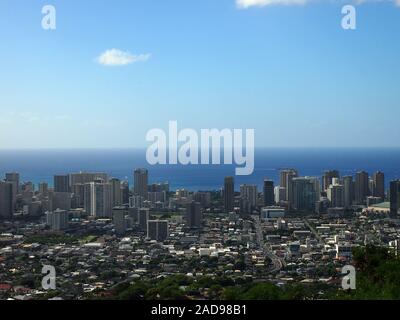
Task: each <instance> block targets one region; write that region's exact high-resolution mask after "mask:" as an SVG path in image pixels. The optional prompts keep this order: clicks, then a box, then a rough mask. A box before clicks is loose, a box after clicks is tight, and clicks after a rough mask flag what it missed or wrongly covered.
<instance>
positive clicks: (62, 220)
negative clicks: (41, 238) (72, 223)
mask: <svg viewBox="0 0 400 320" xmlns="http://www.w3.org/2000/svg"><path fill="white" fill-rule="evenodd" d="M46 224H47V225H48V226H49V227H50V228H51V230H53V231H61V230H65V229H68V225H69V218H68V212H67V211H66V210H58V209H57V210H55V211H50V212H46Z"/></svg>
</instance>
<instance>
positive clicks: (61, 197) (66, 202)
mask: <svg viewBox="0 0 400 320" xmlns="http://www.w3.org/2000/svg"><path fill="white" fill-rule="evenodd" d="M71 202H72V195H71V193H69V192H50V193H49V205H50V207H49V208H50V211H55V210H56V209H60V210H70V209H71Z"/></svg>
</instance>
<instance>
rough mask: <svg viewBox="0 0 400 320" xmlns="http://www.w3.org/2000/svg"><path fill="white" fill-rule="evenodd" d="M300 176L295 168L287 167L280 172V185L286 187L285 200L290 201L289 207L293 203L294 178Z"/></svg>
mask: <svg viewBox="0 0 400 320" xmlns="http://www.w3.org/2000/svg"><path fill="white" fill-rule="evenodd" d="M297 176H298V174H297V171H296V170H295V169H285V170H282V171H281V173H280V180H281V184H280V186H281V187H283V188H285V189H286V195H285V201H288V202H289V207H291V206H292V204H293V183H292V181H293V179H294V178H296V177H297Z"/></svg>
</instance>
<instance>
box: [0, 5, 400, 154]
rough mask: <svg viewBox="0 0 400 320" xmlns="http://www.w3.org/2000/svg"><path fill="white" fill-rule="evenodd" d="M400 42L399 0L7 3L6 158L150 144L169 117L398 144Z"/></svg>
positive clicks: (339, 142)
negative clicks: (48, 25)
mask: <svg viewBox="0 0 400 320" xmlns="http://www.w3.org/2000/svg"><path fill="white" fill-rule="evenodd" d="M346 4H354V5H355V7H356V10H357V11H356V12H357V29H356V30H344V29H343V28H342V27H341V20H342V17H343V14H342V13H341V10H342V7H343V5H346ZM44 5H53V6H54V7H55V8H56V29H55V30H44V29H43V28H42V18H43V16H44V15H43V14H42V12H41V11H42V7H43V6H44ZM399 35H400V3H396V1H395V0H386V1H385V0H380V1H379V0H376V1H373V0H370V1H367V0H364V1H356V2H352V1H351V0H348V1H341V0H330V1H328V0H326V1H323V0H321V1H319V0H313V1H312V0H311V1H307V0H191V1H187V0H126V1H125V0H113V1H109V0H102V1H94V0H87V1H78V0H63V1H56V0H47V1H36V0H30V1H24V0H1V1H0V39H1V46H0V148H135V147H146V146H148V145H149V144H150V143H148V142H146V140H145V136H146V133H147V132H148V131H149V130H150V129H153V128H161V129H164V130H167V129H168V122H169V121H170V120H176V121H178V126H179V129H183V128H193V129H195V130H200V129H203V128H204V129H206V128H218V129H224V128H231V129H234V128H237V129H255V139H256V141H255V143H256V146H258V147H321V146H324V147H378V146H379V147H399V146H400V128H399V119H400V105H399V102H400V90H399V88H398V86H399V83H400V81H399V80H400V79H399V78H400V59H399V57H400V40H399V39H400V38H399Z"/></svg>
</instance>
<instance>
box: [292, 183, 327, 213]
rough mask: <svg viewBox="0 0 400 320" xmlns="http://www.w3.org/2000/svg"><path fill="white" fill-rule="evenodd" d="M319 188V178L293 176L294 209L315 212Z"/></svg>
mask: <svg viewBox="0 0 400 320" xmlns="http://www.w3.org/2000/svg"><path fill="white" fill-rule="evenodd" d="M319 189H320V188H319V179H318V178H314V177H300V178H293V209H295V210H299V211H309V212H315V209H316V203H317V201H318V199H319V192H320V190H319Z"/></svg>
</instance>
